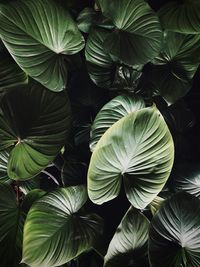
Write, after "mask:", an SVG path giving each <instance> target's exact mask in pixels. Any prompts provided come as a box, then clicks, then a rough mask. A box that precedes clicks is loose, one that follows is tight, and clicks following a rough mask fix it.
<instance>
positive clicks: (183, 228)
mask: <svg viewBox="0 0 200 267" xmlns="http://www.w3.org/2000/svg"><path fill="white" fill-rule="evenodd" d="M199 213H200V200H199V199H198V198H196V197H194V196H192V195H190V194H188V193H185V192H181V193H178V194H176V195H174V196H172V197H171V198H169V199H168V200H166V202H165V203H164V204H163V206H162V207H161V209H160V210H159V211H158V212H157V213H156V215H155V217H154V218H153V220H152V222H151V227H150V234H149V235H150V239H149V257H150V262H151V266H152V267H157V266H158V267H160V266H163V267H169V266H181V264H182V263H183V262H184V266H188V267H198V266H199V264H200V239H199V235H200V217H199ZM158 255H159V257H158Z"/></svg>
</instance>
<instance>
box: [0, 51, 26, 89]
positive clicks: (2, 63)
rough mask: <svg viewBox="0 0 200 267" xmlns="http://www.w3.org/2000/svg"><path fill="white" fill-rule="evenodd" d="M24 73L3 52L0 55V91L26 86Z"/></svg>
mask: <svg viewBox="0 0 200 267" xmlns="http://www.w3.org/2000/svg"><path fill="white" fill-rule="evenodd" d="M27 82H28V77H27V75H26V73H25V72H24V71H23V70H21V69H20V68H19V66H18V65H17V64H16V63H15V62H14V60H13V59H12V58H11V57H10V56H9V55H8V54H7V53H5V52H2V53H0V91H2V90H4V89H9V88H13V87H16V86H20V85H23V84H27Z"/></svg>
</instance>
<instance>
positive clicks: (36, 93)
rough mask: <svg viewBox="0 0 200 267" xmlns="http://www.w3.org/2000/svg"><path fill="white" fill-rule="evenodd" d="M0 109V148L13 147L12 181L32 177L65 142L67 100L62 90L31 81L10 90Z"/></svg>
mask: <svg viewBox="0 0 200 267" xmlns="http://www.w3.org/2000/svg"><path fill="white" fill-rule="evenodd" d="M1 109H2V112H1V114H0V137H1V139H0V151H2V152H4V151H5V150H7V148H8V147H10V148H11V149H12V150H11V153H10V156H9V161H8V176H9V177H10V178H12V179H15V180H26V179H29V178H32V177H33V176H35V175H37V174H38V173H39V172H40V171H41V170H42V169H44V168H45V167H46V166H47V165H48V164H49V163H50V162H51V161H52V160H53V159H54V158H55V156H56V155H57V154H58V153H59V151H60V149H61V148H62V147H63V145H64V144H65V142H66V138H67V134H68V132H69V127H70V105H69V100H68V98H67V96H66V94H65V93H64V92H63V93H53V92H50V91H48V90H46V89H44V88H43V87H41V86H40V85H38V84H33V85H30V86H29V88H18V89H15V90H12V91H9V92H8V93H7V94H6V95H5V96H4V97H3V99H2V101H1ZM0 154H1V152H0Z"/></svg>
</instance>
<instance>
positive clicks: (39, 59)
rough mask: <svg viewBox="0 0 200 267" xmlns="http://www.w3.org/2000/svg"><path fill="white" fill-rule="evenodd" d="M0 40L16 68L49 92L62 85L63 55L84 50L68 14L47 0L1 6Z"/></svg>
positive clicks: (82, 41)
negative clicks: (17, 66)
mask: <svg viewBox="0 0 200 267" xmlns="http://www.w3.org/2000/svg"><path fill="white" fill-rule="evenodd" d="M0 38H2V41H3V43H4V44H5V46H6V48H7V49H8V51H9V52H10V54H11V55H12V56H13V58H14V59H15V61H16V62H17V63H18V65H19V66H20V67H21V68H22V69H23V70H24V71H25V72H26V73H27V74H28V75H30V76H31V77H32V78H34V79H35V80H37V81H38V82H40V83H42V84H43V85H44V86H45V87H47V88H48V89H50V90H52V91H62V90H63V89H64V88H65V86H66V83H67V64H66V56H68V55H73V54H75V53H77V52H79V51H80V50H81V49H82V48H83V47H84V39H83V37H82V36H81V34H80V32H79V30H78V28H77V26H76V24H75V23H74V21H73V20H72V18H71V16H70V14H69V13H68V12H67V11H66V10H65V9H64V8H62V7H61V6H60V5H59V4H56V3H55V2H53V1H51V0H26V1H20V0H18V1H14V2H11V3H9V4H1V5H0Z"/></svg>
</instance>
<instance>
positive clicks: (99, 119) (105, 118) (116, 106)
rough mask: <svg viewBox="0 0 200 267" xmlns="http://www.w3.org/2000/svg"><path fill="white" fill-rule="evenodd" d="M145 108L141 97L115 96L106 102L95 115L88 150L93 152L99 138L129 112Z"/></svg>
mask: <svg viewBox="0 0 200 267" xmlns="http://www.w3.org/2000/svg"><path fill="white" fill-rule="evenodd" d="M144 107H145V103H144V100H143V99H142V97H140V96H137V95H135V96H134V97H131V96H128V95H121V96H117V97H115V98H114V99H112V100H111V101H110V102H108V103H107V104H106V105H104V106H103V108H102V109H101V110H100V111H99V113H98V114H97V116H96V118H95V120H94V122H93V124H92V127H91V132H90V150H91V151H94V148H95V146H96V144H97V143H98V141H99V139H100V138H101V136H102V135H103V134H104V133H105V132H106V130H108V129H109V128H110V127H111V126H112V125H113V124H114V123H115V122H117V121H118V120H119V119H121V118H123V117H124V116H126V115H128V114H129V113H131V112H134V111H136V110H139V109H142V108H144Z"/></svg>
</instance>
